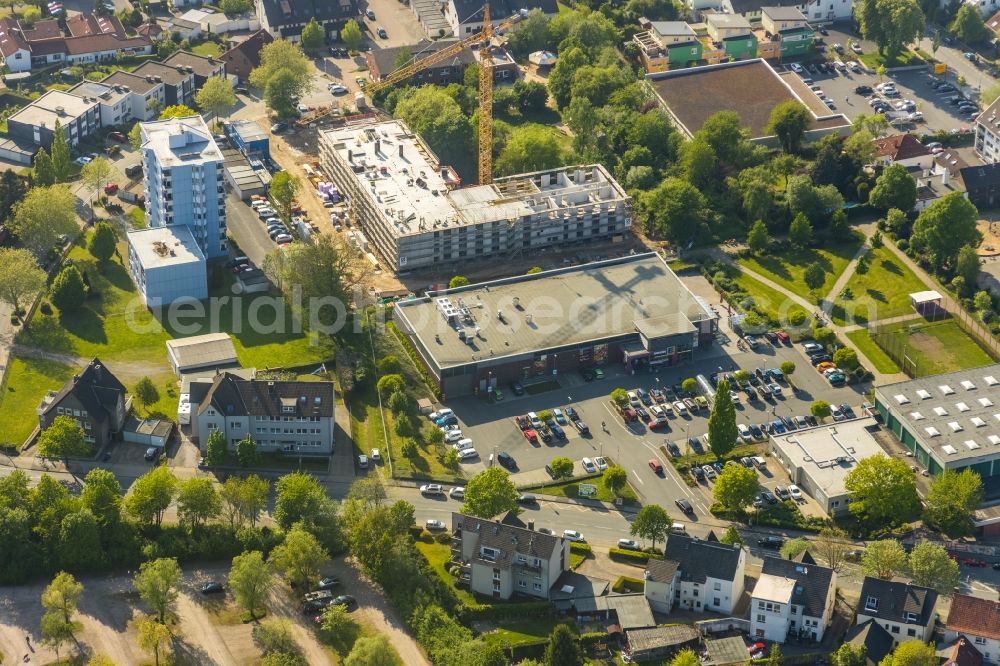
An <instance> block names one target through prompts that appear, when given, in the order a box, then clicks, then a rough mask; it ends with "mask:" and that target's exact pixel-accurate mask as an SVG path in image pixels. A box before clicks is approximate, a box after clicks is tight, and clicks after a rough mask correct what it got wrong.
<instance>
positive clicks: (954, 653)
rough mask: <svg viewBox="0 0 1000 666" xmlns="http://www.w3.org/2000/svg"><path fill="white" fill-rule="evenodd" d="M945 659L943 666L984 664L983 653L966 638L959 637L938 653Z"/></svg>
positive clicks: (976, 665) (975, 665)
mask: <svg viewBox="0 0 1000 666" xmlns="http://www.w3.org/2000/svg"><path fill="white" fill-rule="evenodd" d="M938 655H939V656H943V657H944V661H942V662H941V666H980V665H981V664H982V663H983V653H982V652H980V651H979V650H978V649H977V648H976V646H974V645H973V644H972V641H970V640H969V639H968V638H966V637H965V636H959V637H958V638H956V639H955V642H954V643H952V644H951V645H950V646H949V647H948V648H946V649H945V650H943V651H941V652H938Z"/></svg>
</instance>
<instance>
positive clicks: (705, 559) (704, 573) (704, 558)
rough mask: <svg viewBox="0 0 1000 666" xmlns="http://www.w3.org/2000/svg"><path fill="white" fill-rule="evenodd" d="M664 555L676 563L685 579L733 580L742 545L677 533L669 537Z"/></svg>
mask: <svg viewBox="0 0 1000 666" xmlns="http://www.w3.org/2000/svg"><path fill="white" fill-rule="evenodd" d="M663 559H664V560H672V561H674V562H676V563H677V569H678V570H679V571H680V572H681V580H683V581H692V582H696V583H704V582H705V580H706V579H708V578H709V577H711V578H717V579H719V580H733V578H735V577H736V569H737V566H738V564H739V561H740V547H739V546H738V545H736V546H727V545H725V544H721V543H712V542H709V541H702V540H700V539H695V538H693V537H689V536H682V535H680V534H675V535H671V536H670V538H669V539H667V548H666V551H665V552H664V553H663Z"/></svg>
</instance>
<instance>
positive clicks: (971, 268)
mask: <svg viewBox="0 0 1000 666" xmlns="http://www.w3.org/2000/svg"><path fill="white" fill-rule="evenodd" d="M955 275H960V276H962V277H963V278H965V284H966V285H968V286H972V285H974V284H976V281H977V280H978V279H979V255H978V254H976V248H975V247H973V246H971V245H965V246H963V247H962V249H960V250H959V251H958V257H957V258H956V260H955Z"/></svg>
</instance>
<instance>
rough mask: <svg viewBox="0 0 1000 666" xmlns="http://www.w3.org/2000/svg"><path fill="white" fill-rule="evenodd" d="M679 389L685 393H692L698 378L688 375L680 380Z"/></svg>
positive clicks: (696, 386)
mask: <svg viewBox="0 0 1000 666" xmlns="http://www.w3.org/2000/svg"><path fill="white" fill-rule="evenodd" d="M681 390H682V391H684V392H685V393H689V394H690V393H694V392H695V391H697V390H698V380H697V379H695V378H694V377H688V378H686V379H685V380H684V381H682V382H681Z"/></svg>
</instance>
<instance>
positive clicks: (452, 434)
mask: <svg viewBox="0 0 1000 666" xmlns="http://www.w3.org/2000/svg"><path fill="white" fill-rule="evenodd" d="M460 439H463V435H462V431H461V430H446V431H445V433H444V441H446V442H457V441H458V440H460Z"/></svg>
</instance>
